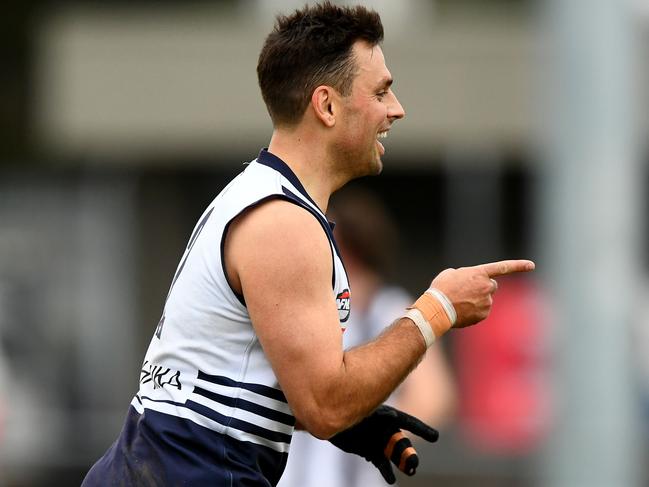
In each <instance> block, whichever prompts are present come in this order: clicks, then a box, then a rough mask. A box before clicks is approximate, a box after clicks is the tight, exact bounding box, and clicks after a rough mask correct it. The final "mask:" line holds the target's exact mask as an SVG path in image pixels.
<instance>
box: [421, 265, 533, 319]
mask: <svg viewBox="0 0 649 487" xmlns="http://www.w3.org/2000/svg"><path fill="white" fill-rule="evenodd" d="M534 267H535V264H534V262H532V261H530V260H502V261H500V262H491V263H488V264H481V265H477V266H473V267H460V268H459V269H446V270H444V271H442V272H440V273H439V274H438V275H437V277H435V279H433V282H432V283H431V287H433V288H435V289H439V290H440V291H441V292H443V293H444V294H445V295H446V297H447V298H448V299H449V300H450V301H451V303H452V304H453V306H454V307H455V312H456V313H457V319H456V321H455V324H454V328H463V327H465V326H471V325H474V324H475V323H478V322H479V321H482V320H484V319H485V318H486V317H487V316H488V315H489V312H490V311H491V306H492V304H493V294H494V293H495V292H496V290H497V289H498V283H497V282H496V280H495V279H494V278H496V277H500V276H505V275H507V274H513V273H517V272H529V271H532V270H534Z"/></svg>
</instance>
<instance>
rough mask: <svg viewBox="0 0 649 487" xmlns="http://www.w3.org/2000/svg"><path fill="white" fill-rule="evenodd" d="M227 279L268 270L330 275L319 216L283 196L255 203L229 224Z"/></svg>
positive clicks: (237, 280)
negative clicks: (255, 204)
mask: <svg viewBox="0 0 649 487" xmlns="http://www.w3.org/2000/svg"><path fill="white" fill-rule="evenodd" d="M225 259H226V268H227V270H228V274H229V277H230V279H231V280H232V283H233V284H234V285H235V287H240V286H241V282H242V280H243V281H244V282H245V281H246V280H247V281H248V282H250V280H251V279H254V280H255V281H256V282H260V281H261V280H263V276H264V275H266V276H269V275H272V276H274V278H275V282H276V283H277V284H279V283H280V282H281V281H282V278H283V277H285V278H286V279H287V280H294V279H296V278H298V277H302V278H303V279H315V280H316V281H320V277H321V276H326V278H327V279H330V278H331V272H332V260H331V248H330V244H329V241H328V239H327V236H326V234H325V232H324V231H323V229H322V226H321V224H320V222H319V221H318V220H317V219H316V218H315V216H314V215H312V214H311V213H310V212H309V211H308V210H306V209H305V208H302V207H301V206H299V205H296V204H294V203H291V202H289V201H286V200H283V199H272V200H269V201H266V202H264V203H261V204H259V205H257V206H255V207H253V208H251V209H249V210H247V211H246V212H245V213H243V214H242V215H240V216H239V217H237V219H236V220H235V221H233V223H232V224H231V225H230V229H229V230H228V235H227V236H226V245H225Z"/></svg>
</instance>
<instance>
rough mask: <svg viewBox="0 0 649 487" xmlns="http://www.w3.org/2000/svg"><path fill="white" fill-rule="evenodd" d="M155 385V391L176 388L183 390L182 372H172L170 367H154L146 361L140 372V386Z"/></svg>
mask: <svg viewBox="0 0 649 487" xmlns="http://www.w3.org/2000/svg"><path fill="white" fill-rule="evenodd" d="M149 382H150V383H151V385H153V389H159V388H161V387H165V386H168V387H175V388H176V389H178V390H181V389H182V388H183V386H182V384H181V383H180V371H179V370H172V369H170V368H168V367H163V366H161V365H154V364H151V363H149V361H148V360H147V361H145V362H144V364H143V365H142V371H141V372H140V384H142V385H144V384H148V383H149Z"/></svg>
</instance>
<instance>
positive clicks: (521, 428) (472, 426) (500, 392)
mask: <svg viewBox="0 0 649 487" xmlns="http://www.w3.org/2000/svg"><path fill="white" fill-rule="evenodd" d="M498 284H499V289H498V292H497V293H496V295H495V299H494V305H493V308H492V311H491V314H490V316H489V318H487V319H486V320H485V321H484V322H483V323H480V324H479V325H477V326H475V327H473V328H470V329H466V330H463V331H462V332H460V333H457V334H455V336H454V341H453V346H454V350H453V351H454V353H453V357H454V361H455V369H456V371H457V379H458V387H459V400H460V404H459V422H460V428H461V430H462V432H463V434H464V435H465V437H466V439H467V440H468V442H470V443H471V444H472V445H473V446H475V447H476V449H478V450H485V451H489V452H490V453H497V454H509V455H519V454H526V453H529V452H530V451H531V450H533V449H534V448H535V447H537V446H539V443H540V441H542V439H543V437H544V435H545V433H546V431H547V429H548V427H549V421H550V404H551V398H550V383H549V371H548V365H549V347H548V345H549V344H548V336H549V333H548V331H549V330H548V328H547V322H548V320H547V319H546V318H545V317H546V315H547V314H548V313H547V306H546V305H545V304H544V300H543V298H542V296H541V293H540V291H539V289H538V288H537V286H536V284H535V283H534V282H533V281H532V280H531V279H529V278H513V277H508V278H502V279H500V280H499V282H498Z"/></svg>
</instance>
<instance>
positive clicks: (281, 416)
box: [193, 387, 295, 426]
mask: <svg viewBox="0 0 649 487" xmlns="http://www.w3.org/2000/svg"><path fill="white" fill-rule="evenodd" d="M193 392H194V394H198V395H200V396H203V397H206V398H207V399H210V400H212V401H214V402H218V403H220V404H224V405H225V406H230V407H234V408H237V409H244V410H246V411H250V412H251V413H255V414H256V415H258V416H263V417H264V418H268V419H272V420H273V421H277V422H279V423H283V424H285V425H288V426H295V418H294V417H293V416H291V415H290V414H286V413H282V412H281V411H276V410H275V409H271V408H267V407H265V406H260V405H259V404H257V403H254V402H251V401H247V400H246V399H242V398H240V397H230V396H224V395H222V394H217V393H216V392H212V391H208V390H205V389H203V388H201V387H194V391H193Z"/></svg>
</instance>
